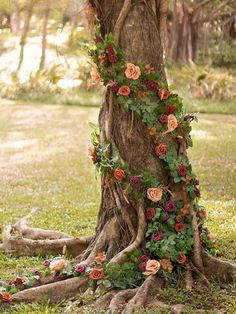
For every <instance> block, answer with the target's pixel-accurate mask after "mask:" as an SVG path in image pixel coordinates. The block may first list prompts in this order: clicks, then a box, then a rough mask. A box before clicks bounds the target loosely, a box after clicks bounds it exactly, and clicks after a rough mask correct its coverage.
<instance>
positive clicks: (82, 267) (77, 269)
mask: <svg viewBox="0 0 236 314" xmlns="http://www.w3.org/2000/svg"><path fill="white" fill-rule="evenodd" d="M85 270H86V266H85V265H77V266H75V269H74V271H75V273H84V272H85Z"/></svg>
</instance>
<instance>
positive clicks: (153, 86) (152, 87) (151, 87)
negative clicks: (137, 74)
mask: <svg viewBox="0 0 236 314" xmlns="http://www.w3.org/2000/svg"><path fill="white" fill-rule="evenodd" d="M146 86H147V89H149V90H151V91H155V90H156V89H157V83H156V82H154V81H147V82H146Z"/></svg>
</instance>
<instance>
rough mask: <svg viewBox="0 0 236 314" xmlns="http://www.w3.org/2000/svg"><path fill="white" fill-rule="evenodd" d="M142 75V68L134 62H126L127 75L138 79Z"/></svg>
mask: <svg viewBox="0 0 236 314" xmlns="http://www.w3.org/2000/svg"><path fill="white" fill-rule="evenodd" d="M140 75H141V70H140V68H139V67H138V66H136V65H134V64H133V63H127V64H126V70H125V76H126V77H127V78H128V79H131V80H137V79H138V78H139V77H140Z"/></svg>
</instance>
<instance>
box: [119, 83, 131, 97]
mask: <svg viewBox="0 0 236 314" xmlns="http://www.w3.org/2000/svg"><path fill="white" fill-rule="evenodd" d="M130 92H131V90H130V88H129V86H127V85H124V86H121V87H120V88H119V89H118V94H120V95H121V96H129V94H130Z"/></svg>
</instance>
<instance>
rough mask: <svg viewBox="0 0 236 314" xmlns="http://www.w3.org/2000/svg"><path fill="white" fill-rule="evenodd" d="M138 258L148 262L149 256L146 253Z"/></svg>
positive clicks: (140, 260) (141, 261)
mask: <svg viewBox="0 0 236 314" xmlns="http://www.w3.org/2000/svg"><path fill="white" fill-rule="evenodd" d="M138 260H139V262H140V263H147V261H148V260H149V258H148V257H147V256H146V255H141V256H139V258H138Z"/></svg>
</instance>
